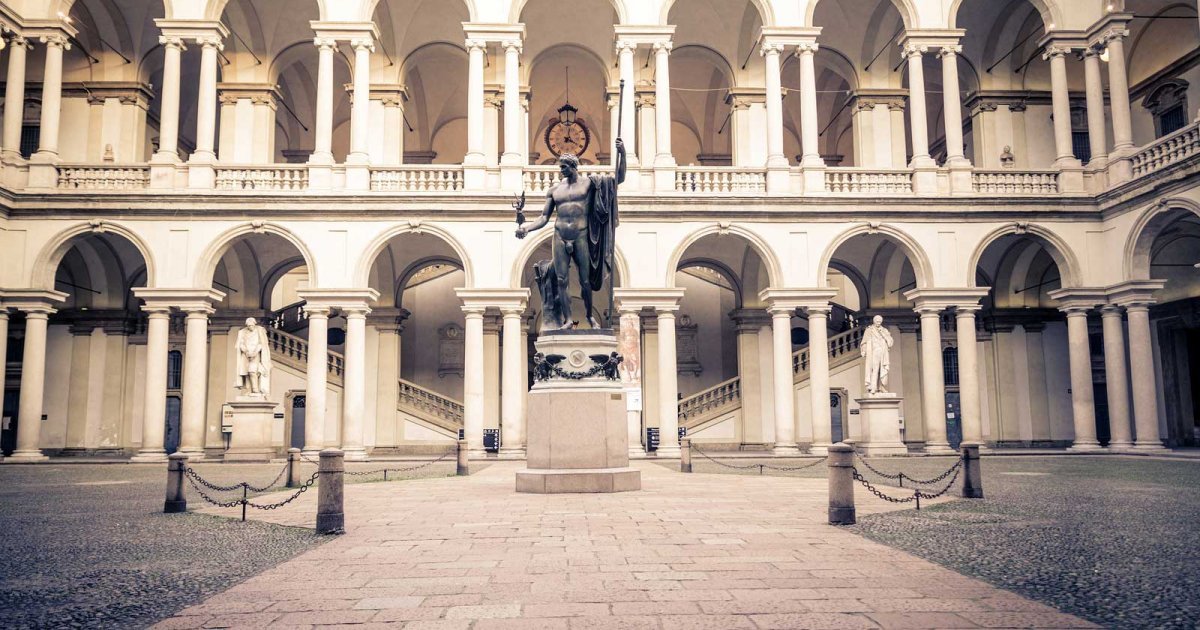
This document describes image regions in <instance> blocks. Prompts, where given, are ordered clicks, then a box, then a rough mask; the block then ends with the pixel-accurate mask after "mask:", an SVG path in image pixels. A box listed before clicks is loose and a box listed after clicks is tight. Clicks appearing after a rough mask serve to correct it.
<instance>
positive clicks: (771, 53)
mask: <svg viewBox="0 0 1200 630" xmlns="http://www.w3.org/2000/svg"><path fill="white" fill-rule="evenodd" d="M781 52H783V45H782V44H763V45H762V48H761V49H760V50H759V54H761V55H762V57H763V62H764V66H765V67H764V69H763V72H764V73H765V75H766V82H767V168H768V169H770V168H777V169H786V168H787V167H788V159H787V156H785V155H784V154H783V86H782V85H781V78H780V75H779V72H780V61H779V53H781Z"/></svg>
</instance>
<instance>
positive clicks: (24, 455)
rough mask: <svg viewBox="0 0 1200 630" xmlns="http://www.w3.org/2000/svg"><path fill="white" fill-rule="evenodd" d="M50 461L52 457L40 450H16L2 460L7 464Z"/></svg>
mask: <svg viewBox="0 0 1200 630" xmlns="http://www.w3.org/2000/svg"><path fill="white" fill-rule="evenodd" d="M48 461H50V458H49V457H47V456H45V455H43V454H42V452H41V451H40V450H33V451H14V452H13V454H12V455H9V456H8V457H5V458H4V459H2V460H0V462H2V463H5V464H37V463H41V462H48Z"/></svg>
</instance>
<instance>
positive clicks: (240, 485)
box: [184, 464, 288, 492]
mask: <svg viewBox="0 0 1200 630" xmlns="http://www.w3.org/2000/svg"><path fill="white" fill-rule="evenodd" d="M287 469H288V467H287V464H284V466H283V468H282V469H280V471H279V474H278V475H275V479H274V480H272V481H271V483H268V484H267V485H265V486H262V487H258V486H252V485H250V484H249V483H247V482H245V481H239V482H237V483H235V484H233V485H232V486H218V485H216V484H214V483H212V482H210V481H208V480H207V479H205V478H204V477H201V476H200V473H198V472H196V469H194V468H191V467H188V468H186V469H184V472H186V473H187V476H188V478H190V479H192V480H193V483H192V485H196V483H197V482H198V483H200V484H201V485H203V486H204V487H206V488H208V489H209V490H214V491H216V492H233V491H234V490H241V489H242V488H245V489H246V490H249V491H250V492H266V491H267V490H270V489H271V488H273V487H275V486H276V485H278V484H279V480H280V479H283V475H284V474H285V473H287Z"/></svg>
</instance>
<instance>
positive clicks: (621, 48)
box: [614, 39, 637, 55]
mask: <svg viewBox="0 0 1200 630" xmlns="http://www.w3.org/2000/svg"><path fill="white" fill-rule="evenodd" d="M614 48H615V49H616V53H617V54H618V55H620V54H621V53H623V52H629V53H632V52H633V51H634V50H636V49H637V42H635V41H630V40H628V39H618V40H617V43H616V44H615V45H614Z"/></svg>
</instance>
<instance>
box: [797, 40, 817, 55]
mask: <svg viewBox="0 0 1200 630" xmlns="http://www.w3.org/2000/svg"><path fill="white" fill-rule="evenodd" d="M820 49H821V45H820V44H818V43H817V42H815V41H812V42H800V43H799V44H796V52H797V53H799V54H801V55H813V54H816V52H817V51H818V50H820Z"/></svg>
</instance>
